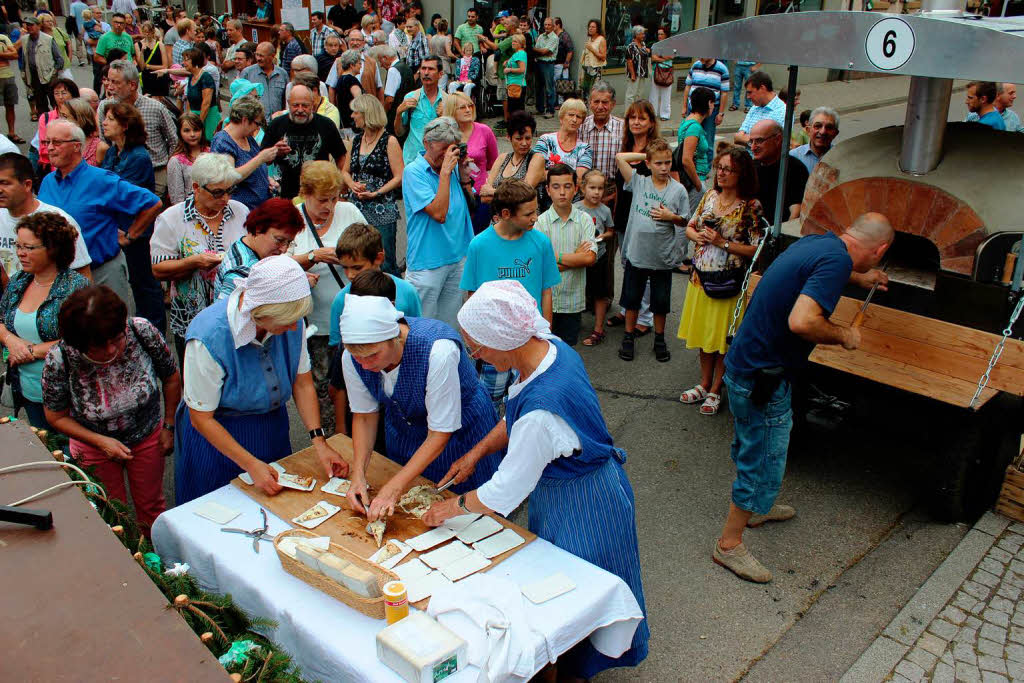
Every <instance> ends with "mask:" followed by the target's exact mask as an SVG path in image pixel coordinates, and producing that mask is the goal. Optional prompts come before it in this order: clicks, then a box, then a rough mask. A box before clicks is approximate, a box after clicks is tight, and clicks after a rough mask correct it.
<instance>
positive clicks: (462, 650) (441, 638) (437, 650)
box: [377, 612, 468, 683]
mask: <svg viewBox="0 0 1024 683" xmlns="http://www.w3.org/2000/svg"><path fill="white" fill-rule="evenodd" d="M467 652H468V646H467V644H466V641H465V640H463V639H462V638H460V637H459V636H457V635H456V634H455V633H453V632H452V631H451V630H450V629H448V628H446V627H445V626H443V625H441V624H439V623H437V622H436V621H435V620H433V619H431V618H430V617H428V616H427V615H426V614H424V613H423V612H412V613H411V614H410V615H409V616H407V617H406V618H404V619H402V620H401V621H397V622H395V623H394V624H391V625H390V626H388V627H387V628H384V629H382V630H381V631H379V632H378V633H377V659H379V660H380V661H381V663H383V664H384V665H385V666H387V667H388V668H390V669H391V670H392V671H394V672H395V673H396V674H398V675H399V676H401V677H402V679H403V680H405V681H408V683H437V682H438V681H443V680H445V679H446V678H448V677H449V676H452V675H454V674H455V673H456V672H458V671H460V670H461V669H463V668H464V667H465V666H466V665H467V664H468V659H467Z"/></svg>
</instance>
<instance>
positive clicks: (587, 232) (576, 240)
mask: <svg viewBox="0 0 1024 683" xmlns="http://www.w3.org/2000/svg"><path fill="white" fill-rule="evenodd" d="M533 227H534V229H535V230H538V231H540V232H542V233H544V234H545V235H547V236H548V239H550V240H551V247H552V249H554V251H555V258H556V259H557V258H558V254H561V253H566V254H571V253H573V252H574V251H576V250H577V249H578V248H579V246H580V245H581V244H582V243H584V242H590V249H591V251H593V252H594V253H595V254H596V253H597V244H596V243H595V242H594V219H593V218H591V217H590V216H589V215H587V214H586V213H584V212H582V211H580V210H579V209H578V208H576V207H575V206H574V207H572V211H571V212H570V213H569V218H568V219H566V220H562V219H561V218H560V217H559V215H558V214H557V213H556V212H555V209H554V207H552V208H550V209H548V210H547V211H545V212H544V213H542V214H541V215H540V217H539V218H538V219H537V222H536V224H534V226H533ZM551 303H552V307H551V310H552V312H553V313H579V312H580V311H582V310H583V309H584V308H586V306H587V269H586V268H569V269H567V270H563V271H562V281H561V282H559V283H558V284H557V285H555V286H554V287H552V288H551Z"/></svg>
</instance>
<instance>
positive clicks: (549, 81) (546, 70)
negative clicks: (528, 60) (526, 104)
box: [537, 62, 558, 114]
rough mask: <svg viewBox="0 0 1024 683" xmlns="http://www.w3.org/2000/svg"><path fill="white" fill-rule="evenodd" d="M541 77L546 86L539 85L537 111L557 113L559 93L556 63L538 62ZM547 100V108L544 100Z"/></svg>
mask: <svg viewBox="0 0 1024 683" xmlns="http://www.w3.org/2000/svg"><path fill="white" fill-rule="evenodd" d="M538 65H539V67H540V75H541V76H542V77H543V78H544V84H543V86H541V84H539V83H538V84H537V111H538V112H541V111H548V112H551V113H552V114H554V113H555V106H556V103H557V102H558V93H556V92H555V63H554V62H538ZM545 99H547V107H545V106H544V100H545Z"/></svg>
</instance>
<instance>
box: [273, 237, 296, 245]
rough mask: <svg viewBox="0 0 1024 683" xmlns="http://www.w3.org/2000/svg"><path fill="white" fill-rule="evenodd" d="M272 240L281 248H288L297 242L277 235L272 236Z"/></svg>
mask: <svg viewBox="0 0 1024 683" xmlns="http://www.w3.org/2000/svg"><path fill="white" fill-rule="evenodd" d="M270 239H272V240H274V243H275V244H277V246H279V247H285V248H288V247H290V246H292V245H293V244H295V240H293V239H289V238H287V237H277V236H276V235H271V236H270Z"/></svg>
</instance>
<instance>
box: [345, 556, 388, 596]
mask: <svg viewBox="0 0 1024 683" xmlns="http://www.w3.org/2000/svg"><path fill="white" fill-rule="evenodd" d="M341 579H342V583H343V584H344V585H345V588H348V589H349V590H350V591H352V592H353V593H355V594H356V595H359V596H361V597H364V598H379V597H380V595H381V593H380V586H378V585H377V575H376V574H374V573H373V572H371V571H370V570H369V569H363V568H362V567H357V566H356V565H354V564H350V565H349V566H347V567H345V569H343V570H342V572H341Z"/></svg>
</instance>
